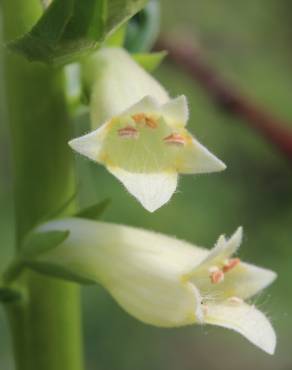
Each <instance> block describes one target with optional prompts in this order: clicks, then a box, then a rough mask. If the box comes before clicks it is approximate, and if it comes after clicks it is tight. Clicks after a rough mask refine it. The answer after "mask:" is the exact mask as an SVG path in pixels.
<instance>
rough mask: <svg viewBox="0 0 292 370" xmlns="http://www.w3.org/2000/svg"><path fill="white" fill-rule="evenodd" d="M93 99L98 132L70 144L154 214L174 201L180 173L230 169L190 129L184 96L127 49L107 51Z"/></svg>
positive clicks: (102, 56) (98, 60)
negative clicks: (167, 88) (160, 80)
mask: <svg viewBox="0 0 292 370" xmlns="http://www.w3.org/2000/svg"><path fill="white" fill-rule="evenodd" d="M92 64H93V65H98V66H99V69H98V71H99V74H97V75H96V76H95V74H94V73H90V76H94V78H95V82H94V84H93V86H92V91H93V93H92V97H91V121H92V126H93V127H98V128H97V129H96V130H94V131H93V132H90V133H89V134H87V135H84V136H82V137H79V138H77V139H74V140H72V141H70V142H69V144H70V146H71V147H72V148H73V149H74V150H76V151H77V152H79V153H81V154H83V155H85V156H86V157H88V158H90V159H92V160H93V161H95V162H98V163H100V164H103V165H104V166H105V167H106V168H107V169H108V170H109V171H110V172H111V173H112V174H113V175H114V176H115V177H117V178H118V179H119V180H120V181H121V182H122V183H123V184H124V186H125V187H126V188H127V190H128V191H129V192H130V193H131V194H132V195H133V196H135V197H136V198H137V199H138V200H139V201H140V202H141V204H142V205H143V206H144V207H145V208H146V209H147V210H148V211H150V212H153V211H155V210H156V209H157V208H159V207H161V206H162V205H163V204H165V203H166V202H168V201H169V199H170V198H171V196H172V194H173V193H174V192H175V190H176V187H177V183H178V174H179V173H181V174H196V173H207V172H214V171H221V170H223V169H225V165H224V163H223V162H222V161H220V160H219V159H218V158H216V157H215V156H214V155H213V154H212V153H210V152H209V151H208V150H207V149H206V148H205V147H204V146H203V145H202V144H200V143H199V141H198V140H197V139H196V138H195V137H193V136H192V135H191V134H190V133H189V132H188V131H187V130H186V128H185V125H186V123H187V121H188V114H189V113H188V106H187V100H186V98H185V97H184V96H180V97H178V98H176V99H170V98H169V96H168V94H167V92H166V91H165V90H164V88H163V87H162V86H161V85H160V84H159V83H158V82H157V81H156V80H155V79H154V78H153V77H152V76H150V75H149V74H148V73H147V72H145V71H144V70H143V69H142V68H141V67H140V66H139V65H138V64H136V62H134V61H133V60H132V58H131V57H130V55H129V54H127V53H126V52H125V51H123V50H122V49H105V50H102V51H101V52H99V53H98V54H97V56H95V59H94V61H93V62H91V66H89V67H88V69H89V70H92V68H93V67H92Z"/></svg>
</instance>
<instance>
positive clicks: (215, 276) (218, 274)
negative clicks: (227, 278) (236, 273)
mask: <svg viewBox="0 0 292 370" xmlns="http://www.w3.org/2000/svg"><path fill="white" fill-rule="evenodd" d="M210 279H211V283H212V284H219V283H221V282H222V281H223V280H224V272H223V271H222V270H219V269H218V270H216V271H213V272H211V273H210Z"/></svg>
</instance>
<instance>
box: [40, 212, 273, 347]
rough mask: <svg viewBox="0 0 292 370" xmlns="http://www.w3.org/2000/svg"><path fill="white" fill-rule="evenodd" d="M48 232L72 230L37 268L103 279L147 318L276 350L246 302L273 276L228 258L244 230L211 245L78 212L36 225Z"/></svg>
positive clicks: (265, 325) (124, 302)
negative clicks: (232, 334)
mask: <svg viewBox="0 0 292 370" xmlns="http://www.w3.org/2000/svg"><path fill="white" fill-rule="evenodd" d="M50 230H69V231H70V235H69V237H68V238H67V239H66V240H65V241H64V242H63V243H62V244H60V245H59V246H58V247H56V248H55V249H52V250H49V251H47V252H45V253H42V254H40V255H39V256H38V257H37V259H36V264H37V266H38V270H42V266H43V267H44V269H45V271H48V270H50V269H52V271H62V276H66V274H68V276H69V277H70V278H71V277H74V278H75V279H77V280H78V278H81V279H86V280H88V281H92V282H97V283H100V284H101V285H103V286H104V287H105V288H106V289H107V290H108V291H109V292H110V294H111V295H112V296H113V297H114V299H115V300H116V301H117V302H118V303H119V304H120V306H121V307H123V308H124V309H125V310H126V311H127V312H128V313H129V314H131V315H132V316H134V317H136V318H137V319H139V320H141V321H143V322H145V323H148V324H152V325H155V326H160V327H178V326H183V325H189V324H213V325H219V326H223V327H226V328H229V329H233V330H235V331H237V332H239V333H240V334H242V335H243V336H244V337H246V338H247V339H248V340H249V341H251V342H252V343H253V344H255V345H256V346H258V347H260V348H261V349H262V350H264V351H266V352H267V353H270V354H272V353H273V352H274V349H275V344H276V337H275V333H274V330H273V328H272V326H271V324H270V322H269V321H268V319H267V318H266V316H265V315H264V314H263V313H262V312H260V311H259V310H258V309H257V308H256V307H255V306H254V305H252V304H248V303H246V302H245V300H247V299H249V298H250V297H252V296H254V295H255V294H256V293H258V292H260V291H261V290H262V289H263V288H265V287H266V286H268V285H269V284H270V283H272V282H273V280H274V279H275V277H276V274H275V273H274V272H273V271H270V270H267V269H263V268H259V267H256V266H253V265H251V264H247V263H244V262H241V260H240V259H239V258H237V257H234V256H233V255H234V253H235V252H236V251H237V249H238V247H239V245H240V243H241V239H242V230H241V228H239V229H238V230H237V231H236V232H235V233H234V235H233V236H232V237H231V238H230V239H226V238H225V237H224V236H221V237H220V238H219V240H218V242H217V243H216V246H215V248H214V249H212V250H211V251H209V250H207V249H204V248H200V247H196V246H193V245H191V244H189V243H187V242H185V241H180V240H177V239H175V238H172V237H168V236H165V235H162V234H158V233H154V232H150V231H146V230H141V229H136V228H133V227H128V226H122V225H115V224H109V223H102V222H94V221H89V220H82V219H77V218H75V219H74V218H71V219H65V220H60V221H53V222H50V223H47V224H45V225H43V226H41V227H40V229H39V230H38V231H41V232H47V231H50ZM36 264H35V265H36ZM35 265H34V266H35Z"/></svg>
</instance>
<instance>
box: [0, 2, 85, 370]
mask: <svg viewBox="0 0 292 370" xmlns="http://www.w3.org/2000/svg"><path fill="white" fill-rule="evenodd" d="M0 7H1V12H2V17H3V24H4V26H3V31H4V32H3V35H4V42H7V41H9V40H11V39H14V38H16V37H18V36H20V35H21V34H22V33H24V32H25V31H27V30H28V29H29V28H30V27H31V25H32V24H33V23H34V22H35V20H36V19H37V18H38V17H39V15H40V14H41V11H42V7H41V2H40V0H1V1H0ZM4 84H5V99H6V101H5V106H6V108H7V109H6V117H7V119H8V123H9V126H10V132H11V147H12V160H13V174H14V200H15V219H16V241H17V245H18V247H19V245H20V241H21V239H22V238H23V236H24V235H25V233H26V232H27V231H28V230H30V229H31V228H32V227H33V226H34V225H35V224H36V223H38V222H40V221H41V220H42V219H43V218H44V217H45V216H46V215H47V214H49V213H50V212H52V211H54V210H56V209H58V208H59V207H60V206H61V205H62V204H63V203H64V202H65V201H66V200H67V199H68V198H69V197H70V196H71V195H72V192H73V185H74V182H73V171H72V158H71V154H70V151H69V149H68V146H67V141H68V138H69V124H68V123H69V122H68V121H69V119H68V114H67V109H66V101H65V93H64V76H63V71H62V70H61V69H58V70H57V69H53V68H50V67H47V66H43V65H40V64H37V63H30V62H28V61H26V60H24V58H22V57H20V56H18V55H14V54H13V53H10V52H8V51H5V55H4ZM21 283H22V287H23V290H24V292H25V294H24V298H23V300H22V301H20V302H18V303H17V304H9V305H7V307H6V308H7V312H8V317H9V320H10V324H11V332H12V339H13V343H14V352H15V360H16V368H17V369H18V370H81V369H82V351H81V333H80V307H79V306H80V296H79V288H78V287H77V286H76V285H74V284H69V283H64V282H61V281H58V280H55V279H51V278H46V277H43V276H41V275H38V274H36V273H32V272H29V273H27V274H26V276H24V277H23V279H22V282H21Z"/></svg>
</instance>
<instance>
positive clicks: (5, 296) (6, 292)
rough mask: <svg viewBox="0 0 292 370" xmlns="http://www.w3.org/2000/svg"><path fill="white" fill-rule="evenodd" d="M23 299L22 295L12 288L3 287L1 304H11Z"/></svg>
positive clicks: (0, 298) (0, 291)
mask: <svg viewBox="0 0 292 370" xmlns="http://www.w3.org/2000/svg"><path fill="white" fill-rule="evenodd" d="M19 299H21V293H20V292H19V291H18V290H16V289H12V288H7V287H1V288H0V302H2V303H10V302H14V301H17V300H19Z"/></svg>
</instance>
